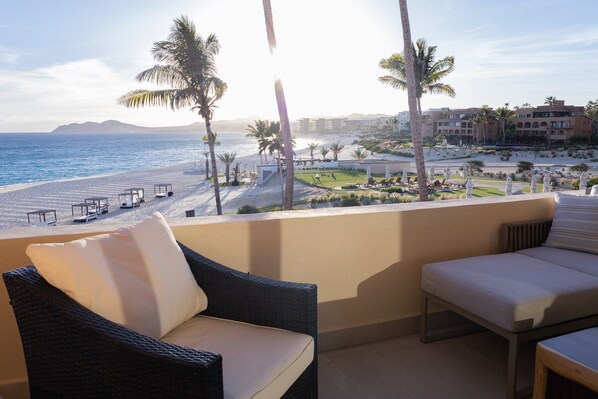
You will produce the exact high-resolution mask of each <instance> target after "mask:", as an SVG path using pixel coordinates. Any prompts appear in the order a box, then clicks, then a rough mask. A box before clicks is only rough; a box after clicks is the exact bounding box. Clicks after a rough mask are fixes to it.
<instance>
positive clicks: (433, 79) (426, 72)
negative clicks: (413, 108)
mask: <svg viewBox="0 0 598 399" xmlns="http://www.w3.org/2000/svg"><path fill="white" fill-rule="evenodd" d="M412 51H413V58H414V61H413V62H414V63H415V64H414V68H415V85H416V93H417V95H416V97H417V111H418V114H419V115H420V116H421V115H422V107H421V97H422V95H423V94H425V93H430V94H446V95H447V96H449V97H455V90H454V89H453V88H452V87H451V86H450V85H448V84H446V83H442V82H441V80H442V79H444V78H445V77H447V76H448V75H449V74H450V73H451V72H453V71H454V70H455V57H453V56H449V57H444V58H442V59H440V60H436V46H428V44H427V42H426V39H417V42H416V43H415V45H414V46H413V50H412ZM405 55H406V53H405V52H403V53H395V54H393V55H391V56H390V57H389V58H383V59H382V60H380V63H379V66H380V68H382V69H384V70H385V71H387V72H388V73H389V74H388V75H385V76H380V77H379V78H378V80H379V81H380V82H382V83H384V84H387V85H389V86H391V87H394V88H395V89H401V90H406V89H407V71H406V69H405V63H406V57H405Z"/></svg>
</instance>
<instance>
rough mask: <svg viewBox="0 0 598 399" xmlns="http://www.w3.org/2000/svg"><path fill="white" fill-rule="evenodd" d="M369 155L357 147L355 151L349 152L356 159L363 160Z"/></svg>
mask: <svg viewBox="0 0 598 399" xmlns="http://www.w3.org/2000/svg"><path fill="white" fill-rule="evenodd" d="M368 156H369V154H368V152H367V151H366V150H364V149H363V148H357V149H356V150H355V151H353V152H352V153H351V157H353V158H355V159H356V160H358V161H363V160H364V159H366V158H367V157H368Z"/></svg>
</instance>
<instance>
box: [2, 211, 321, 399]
mask: <svg viewBox="0 0 598 399" xmlns="http://www.w3.org/2000/svg"><path fill="white" fill-rule="evenodd" d="M142 223H143V222H142ZM142 227H144V226H142ZM122 230H123V229H120V230H117V231H116V232H115V234H116V235H119V234H120V236H119V237H120V238H117V241H123V237H125V234H127V232H125V233H119V231H122ZM146 230H148V229H145V228H143V229H141V228H140V229H137V231H136V232H135V233H134V235H133V236H134V237H135V234H137V235H142V234H144V233H145V231H146ZM168 234H171V233H168ZM97 237H100V239H104V241H105V244H103V245H104V248H106V246H107V245H108V244H110V242H109V240H105V237H104V238H101V237H102V236H97ZM172 238H173V240H174V236H172ZM94 239H95V238H94V237H90V241H88V242H87V244H88V245H87V246H88V247H91V246H93V245H92V244H94V243H93V242H92V241H93V240H94ZM159 241H160V242H162V241H164V240H163V239H160V240H159ZM73 243H75V244H76V242H73ZM113 243H114V242H113ZM173 243H174V241H173ZM52 245H55V246H60V245H63V244H52ZM64 245H71V247H70V249H69V250H70V251H74V252H77V251H79V250H80V249H79V248H76V247H74V246H73V245H74V244H71V243H67V244H64ZM175 247H176V250H177V251H180V250H182V254H181V259H182V260H183V261H184V260H186V263H188V267H189V268H190V272H189V269H187V271H186V273H188V274H189V277H190V278H191V279H192V281H193V285H195V286H196V287H197V285H199V286H200V287H201V289H203V292H205V295H206V296H207V298H209V301H208V302H207V304H206V306H207V309H205V311H203V312H202V313H200V314H199V315H197V316H193V317H191V318H190V319H188V321H184V322H183V323H182V324H180V325H178V326H177V327H175V328H174V329H172V330H170V332H168V333H166V335H162V334H159V335H160V336H159V337H158V338H154V337H152V336H149V335H144V334H141V333H139V332H135V331H133V330H131V329H129V328H125V327H123V326H122V325H120V324H118V323H116V322H113V321H109V320H107V318H104V317H102V316H100V315H99V314H96V313H94V312H92V311H90V310H88V309H87V308H86V307H84V306H82V305H81V304H79V303H77V302H76V301H75V300H73V299H71V298H70V297H69V296H67V295H66V294H65V293H64V292H63V291H61V290H59V289H57V288H54V287H53V286H52V285H50V282H49V281H47V280H46V279H45V278H44V277H42V274H43V273H44V272H43V268H42V266H41V265H42V263H41V262H40V263H38V260H39V258H38V259H34V258H32V259H33V261H34V263H35V264H36V265H37V268H36V267H34V266H27V267H24V268H21V269H17V270H13V271H10V272H7V273H4V274H3V277H4V281H5V283H6V287H7V289H8V293H9V296H10V299H11V304H12V306H13V309H14V313H15V316H16V319H17V323H18V326H19V331H20V334H21V340H22V342H23V349H24V352H25V358H26V362H27V373H28V378H29V388H30V392H31V397H32V398H112V397H115V398H116V397H119V398H124V397H126V398H177V399H180V398H182V399H185V398H231V399H238V398H250V397H251V398H271V397H280V396H282V397H284V398H317V396H318V371H317V356H316V347H317V345H316V338H317V301H316V291H317V288H316V286H315V285H311V284H299V283H287V282H282V281H274V280H269V279H265V278H261V277H257V276H252V275H249V274H246V273H241V272H238V271H235V270H233V269H229V268H227V267H225V266H223V265H220V264H218V263H216V262H214V261H212V260H210V259H208V258H205V257H204V256H202V255H200V254H197V253H195V252H194V251H192V250H191V249H189V248H187V247H185V246H184V245H182V244H179V246H178V247H177V246H176V244H175ZM179 247H180V250H179V249H178V248H179ZM42 249H43V251H45V253H48V254H50V255H52V253H51V251H53V250H54V249H55V248H53V247H48V248H42ZM28 251H29V249H28ZM175 252H176V251H175ZM77 253H80V252H77ZM28 255H29V256H30V257H31V254H30V253H29V252H28ZM120 255H122V251H121V253H118V254H116V256H120ZM151 255H152V256H153V257H154V259H155V258H156V257H157V258H161V257H163V252H162V251H159V252H154V253H153V254H151ZM183 255H184V256H183ZM131 256H133V257H134V256H135V254H132V255H131V254H125V255H124V257H121V258H120V259H121V260H122V259H125V260H126V259H128V258H127V257H129V258H131ZM131 259H132V258H131ZM151 261H152V260H151V259H150V262H151ZM159 262H162V263H164V262H163V259H158V263H159ZM169 266H170V265H169ZM170 269H172V268H170ZM170 269H168V270H170ZM147 270H150V271H151V267H150V268H148V269H147ZM38 271H39V272H38ZM112 271H113V272H115V270H114V269H112ZM92 272H93V270H92ZM151 272H152V273H154V271H151ZM165 272H166V273H171V272H169V271H165ZM119 273H120V272H119ZM177 273H178V271H177ZM172 275H173V278H177V277H176V276H175V275H174V274H172ZM119 276H120V275H119ZM58 278H61V276H58ZM114 280H115V281H116V284H117V285H119V284H124V283H125V280H126V279H119V278H118V276H117V275H116V274H115V275H114ZM50 281H51V280H50ZM195 281H197V284H195ZM164 282H165V283H166V287H168V284H170V281H164ZM76 284H79V283H78V282H76ZM152 284H155V282H154V283H152ZM91 289H94V288H93V287H92V288H91ZM162 293H164V290H162ZM83 294H85V293H83ZM120 294H121V295H123V297H122V298H121V301H122V302H121V303H122V304H123V305H127V306H128V305H133V306H135V305H141V306H142V307H143V306H146V305H145V304H148V305H147V306H150V307H151V306H152V305H153V304H151V303H148V301H143V299H142V298H139V299H138V300H137V301H135V300H133V301H131V300H130V299H131V297H127V298H128V299H127V298H125V297H124V296H126V295H127V294H128V292H121V293H120ZM158 294H159V292H156V293H154V294H152V293H151V292H150V298H151V297H152V296H155V297H158ZM166 295H167V296H168V298H166V300H167V301H170V300H171V298H170V297H171V296H174V293H173V292H172V290H170V289H167V290H166ZM202 295H203V293H202ZM103 297H104V299H106V298H105V297H106V295H103ZM133 298H135V297H133ZM144 298H145V297H144ZM97 299H98V298H97V297H96V299H94V301H97ZM109 299H110V298H109ZM115 299H116V300H117V301H118V298H115ZM158 299H160V298H158ZM111 300H114V298H112V299H111ZM160 300H161V299H160ZM135 302H137V303H135ZM149 302H151V301H149ZM161 304H162V302H160V303H158V305H159V306H161ZM176 308H177V309H179V308H180V307H179V306H178V305H177V307H176ZM116 311H117V312H118V309H116ZM159 315H160V314H159ZM125 316H128V315H125ZM160 316H161V315H160ZM106 317H107V316H106ZM160 320H161V319H160ZM146 321H149V324H152V323H153V320H146ZM154 327H155V326H151V325H148V326H147V328H150V329H153V328H154ZM157 327H158V328H163V326H157ZM144 328H145V327H144ZM312 359H313V360H312Z"/></svg>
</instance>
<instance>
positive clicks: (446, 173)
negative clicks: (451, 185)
mask: <svg viewBox="0 0 598 399" xmlns="http://www.w3.org/2000/svg"><path fill="white" fill-rule="evenodd" d="M444 179H445V180H446V181H449V180H451V168H450V167H449V166H448V165H447V166H446V169H445V170H444Z"/></svg>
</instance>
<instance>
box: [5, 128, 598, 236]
mask: <svg viewBox="0 0 598 399" xmlns="http://www.w3.org/2000/svg"><path fill="white" fill-rule="evenodd" d="M354 139H355V137H354V136H329V137H325V138H323V137H322V136H318V137H315V138H314V141H318V142H320V143H322V144H323V145H329V144H330V143H332V142H336V141H340V142H341V143H343V144H345V149H344V150H343V152H341V154H340V155H339V159H340V160H353V158H351V153H352V152H353V151H354V150H355V149H356V148H358V146H357V145H354V144H352V142H353V141H354ZM460 151H463V150H460ZM316 153H317V154H318V156H319V150H318V149H317V150H316ZM314 155H315V154H314ZM457 155H459V154H457ZM425 156H426V167H427V168H430V167H434V168H435V169H436V171H437V172H439V173H441V170H443V169H444V168H446V166H449V167H450V168H451V169H452V170H453V172H455V171H456V170H457V169H458V168H459V167H461V166H462V165H463V164H464V163H465V162H467V161H468V160H472V159H476V160H481V161H484V163H485V164H486V166H485V167H484V172H494V173H496V172H499V171H500V172H504V173H513V172H514V171H515V170H516V164H517V162H519V161H529V162H533V163H534V164H535V167H536V169H538V170H547V169H548V170H551V171H553V172H554V171H562V172H563V173H565V174H567V173H568V168H569V167H570V166H572V165H576V164H579V163H581V162H586V163H587V164H588V165H589V166H590V171H589V174H590V176H598V164H596V163H592V162H589V161H587V160H580V159H577V158H570V157H567V156H565V157H559V158H539V157H538V154H534V153H532V152H521V153H517V154H516V155H514V156H512V157H511V159H510V161H508V162H504V161H501V160H500V159H499V156H498V155H481V154H475V155H473V156H472V157H471V158H465V159H451V158H452V157H453V156H455V154H451V153H450V151H448V150H444V152H443V151H442V150H440V151H436V150H431V151H430V150H426V151H425ZM328 157H329V158H330V155H329V156H328ZM296 158H297V159H299V158H303V159H306V158H309V150H308V149H306V148H305V149H297V150H296ZM237 161H238V162H239V163H240V164H241V165H242V166H244V165H247V166H248V168H251V167H252V165H253V164H254V163H259V162H260V157H259V156H258V155H257V154H256V155H252V156H247V157H241V158H238V159H237ZM377 161H379V163H380V165H377V166H378V168H377V169H380V171H381V170H383V168H385V166H384V165H386V164H388V163H391V165H392V172H393V173H397V172H398V171H399V170H400V169H402V168H404V167H407V166H408V165H410V164H411V165H413V162H414V160H413V158H405V157H397V156H394V155H387V154H374V156H370V157H369V158H367V162H368V163H370V164H374V165H375V164H376V162H377ZM202 167H203V165H198V164H196V163H184V164H178V165H172V166H168V167H163V168H160V169H149V170H141V171H133V172H125V173H119V174H112V175H105V176H96V177H89V178H80V179H70V180H61V181H51V182H38V183H28V184H20V185H12V186H3V187H0V229H10V228H23V227H27V226H28V223H27V212H29V211H33V210H37V209H55V210H56V213H57V218H58V224H59V225H68V224H73V222H72V215H71V205H72V204H76V203H80V202H83V201H84V199H85V198H89V197H94V196H103V197H108V201H109V203H110V212H109V213H108V214H105V215H101V216H100V217H99V218H98V219H97V220H93V221H90V222H88V223H87V224H92V223H100V224H101V223H128V222H133V221H136V220H140V219H141V218H143V217H144V216H146V215H149V214H150V213H152V212H154V211H159V212H161V213H163V214H164V215H165V216H166V217H167V218H181V217H185V212H186V211H189V210H193V211H195V215H196V216H206V215H216V209H215V201H214V191H213V187H212V186H211V185H210V184H209V183H208V182H206V180H205V172H204V171H203V168H202ZM409 168H410V169H411V170H412V171H414V170H415V168H414V167H413V166H409ZM373 170H375V171H377V170H376V168H373ZM380 171H378V172H380ZM157 183H170V184H172V186H173V192H174V195H173V196H172V197H167V198H162V199H159V198H155V197H154V195H153V187H154V184H157ZM521 184H523V185H526V184H525V183H521ZM132 187H142V188H144V189H145V193H146V202H145V203H143V204H141V206H140V207H137V208H133V209H119V206H118V194H119V193H122V192H124V190H125V189H127V188H132ZM322 192H323V190H321V189H318V188H314V187H311V186H306V185H304V184H301V183H299V182H296V183H295V199H299V198H304V197H309V196H313V195H318V194H321V193H322ZM221 199H222V205H223V213H225V214H227V213H228V214H230V213H235V212H236V211H237V209H238V208H239V207H240V206H242V205H245V204H250V205H253V206H257V207H265V206H271V205H274V204H280V199H281V192H280V181H279V180H278V179H276V178H274V179H270V181H268V182H267V183H266V184H265V185H263V186H258V185H255V184H245V185H241V186H238V187H221Z"/></svg>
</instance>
